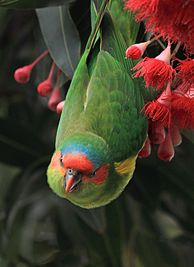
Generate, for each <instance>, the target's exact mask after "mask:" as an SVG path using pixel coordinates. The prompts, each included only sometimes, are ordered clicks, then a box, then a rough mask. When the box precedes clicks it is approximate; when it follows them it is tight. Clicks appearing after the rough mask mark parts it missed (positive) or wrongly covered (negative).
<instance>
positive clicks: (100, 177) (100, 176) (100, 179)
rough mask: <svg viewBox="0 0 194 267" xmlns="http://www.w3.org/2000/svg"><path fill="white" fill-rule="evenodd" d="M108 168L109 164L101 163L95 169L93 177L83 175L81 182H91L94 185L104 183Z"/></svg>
mask: <svg viewBox="0 0 194 267" xmlns="http://www.w3.org/2000/svg"><path fill="white" fill-rule="evenodd" d="M108 169H109V165H103V166H102V167H101V168H99V169H98V170H97V171H96V174H95V176H94V177H93V178H89V177H87V176H84V177H83V182H91V183H94V184H96V185H99V184H102V183H104V181H105V180H106V179H107V176H108Z"/></svg>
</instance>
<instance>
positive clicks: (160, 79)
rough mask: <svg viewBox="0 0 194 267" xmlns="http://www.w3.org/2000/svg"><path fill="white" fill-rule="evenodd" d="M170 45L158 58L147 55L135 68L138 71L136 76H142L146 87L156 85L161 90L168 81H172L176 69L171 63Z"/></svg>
mask: <svg viewBox="0 0 194 267" xmlns="http://www.w3.org/2000/svg"><path fill="white" fill-rule="evenodd" d="M170 57H171V53H170V46H168V47H167V48H166V49H165V50H164V51H163V52H162V53H161V54H160V55H158V56H157V57H156V58H149V57H145V58H144V59H143V60H141V61H140V62H139V63H138V64H137V65H136V66H135V67H134V68H133V70H135V71H136V73H135V74H134V75H133V77H134V78H137V77H140V76H142V77H143V78H144V80H145V83H146V87H150V86H152V87H155V86H156V88H157V89H158V90H161V89H162V88H163V87H164V85H165V84H166V83H167V82H168V81H172V78H173V76H174V75H175V73H176V72H175V70H174V69H173V68H172V67H171V66H170V65H169V63H170Z"/></svg>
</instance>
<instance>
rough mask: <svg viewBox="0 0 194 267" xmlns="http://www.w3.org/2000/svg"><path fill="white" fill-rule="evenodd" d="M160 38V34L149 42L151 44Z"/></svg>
mask: <svg viewBox="0 0 194 267" xmlns="http://www.w3.org/2000/svg"><path fill="white" fill-rule="evenodd" d="M161 36H162V34H159V35H157V36H154V37H153V38H152V39H150V40H149V41H150V43H152V42H154V41H156V40H158V39H159V38H160V37H161Z"/></svg>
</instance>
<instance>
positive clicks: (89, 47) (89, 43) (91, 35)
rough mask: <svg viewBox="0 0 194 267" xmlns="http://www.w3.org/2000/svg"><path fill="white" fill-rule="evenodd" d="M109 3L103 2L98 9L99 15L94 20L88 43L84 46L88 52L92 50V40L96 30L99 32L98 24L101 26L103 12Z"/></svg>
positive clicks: (105, 0)
mask: <svg viewBox="0 0 194 267" xmlns="http://www.w3.org/2000/svg"><path fill="white" fill-rule="evenodd" d="M109 1H110V0H104V2H103V3H102V5H101V7H100V10H99V13H98V17H97V19H96V24H95V27H94V29H93V31H92V32H91V34H90V36H89V39H88V42H87V44H86V49H88V50H90V49H91V48H92V45H93V43H94V40H95V38H96V34H97V32H98V30H99V27H100V24H101V21H102V18H103V15H104V12H105V9H106V7H107V5H108V3H109Z"/></svg>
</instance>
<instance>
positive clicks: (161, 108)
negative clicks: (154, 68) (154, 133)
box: [144, 83, 171, 127]
mask: <svg viewBox="0 0 194 267" xmlns="http://www.w3.org/2000/svg"><path fill="white" fill-rule="evenodd" d="M170 108H171V89H170V83H168V85H167V87H166V89H165V90H164V91H163V93H162V94H161V95H160V97H159V98H158V99H157V100H153V101H152V102H149V103H147V104H146V105H145V106H144V112H145V114H146V116H147V117H148V118H149V119H151V120H152V121H153V122H157V123H158V124H159V125H160V126H161V127H166V126H168V127H169V126H170V123H171V112H170Z"/></svg>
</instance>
